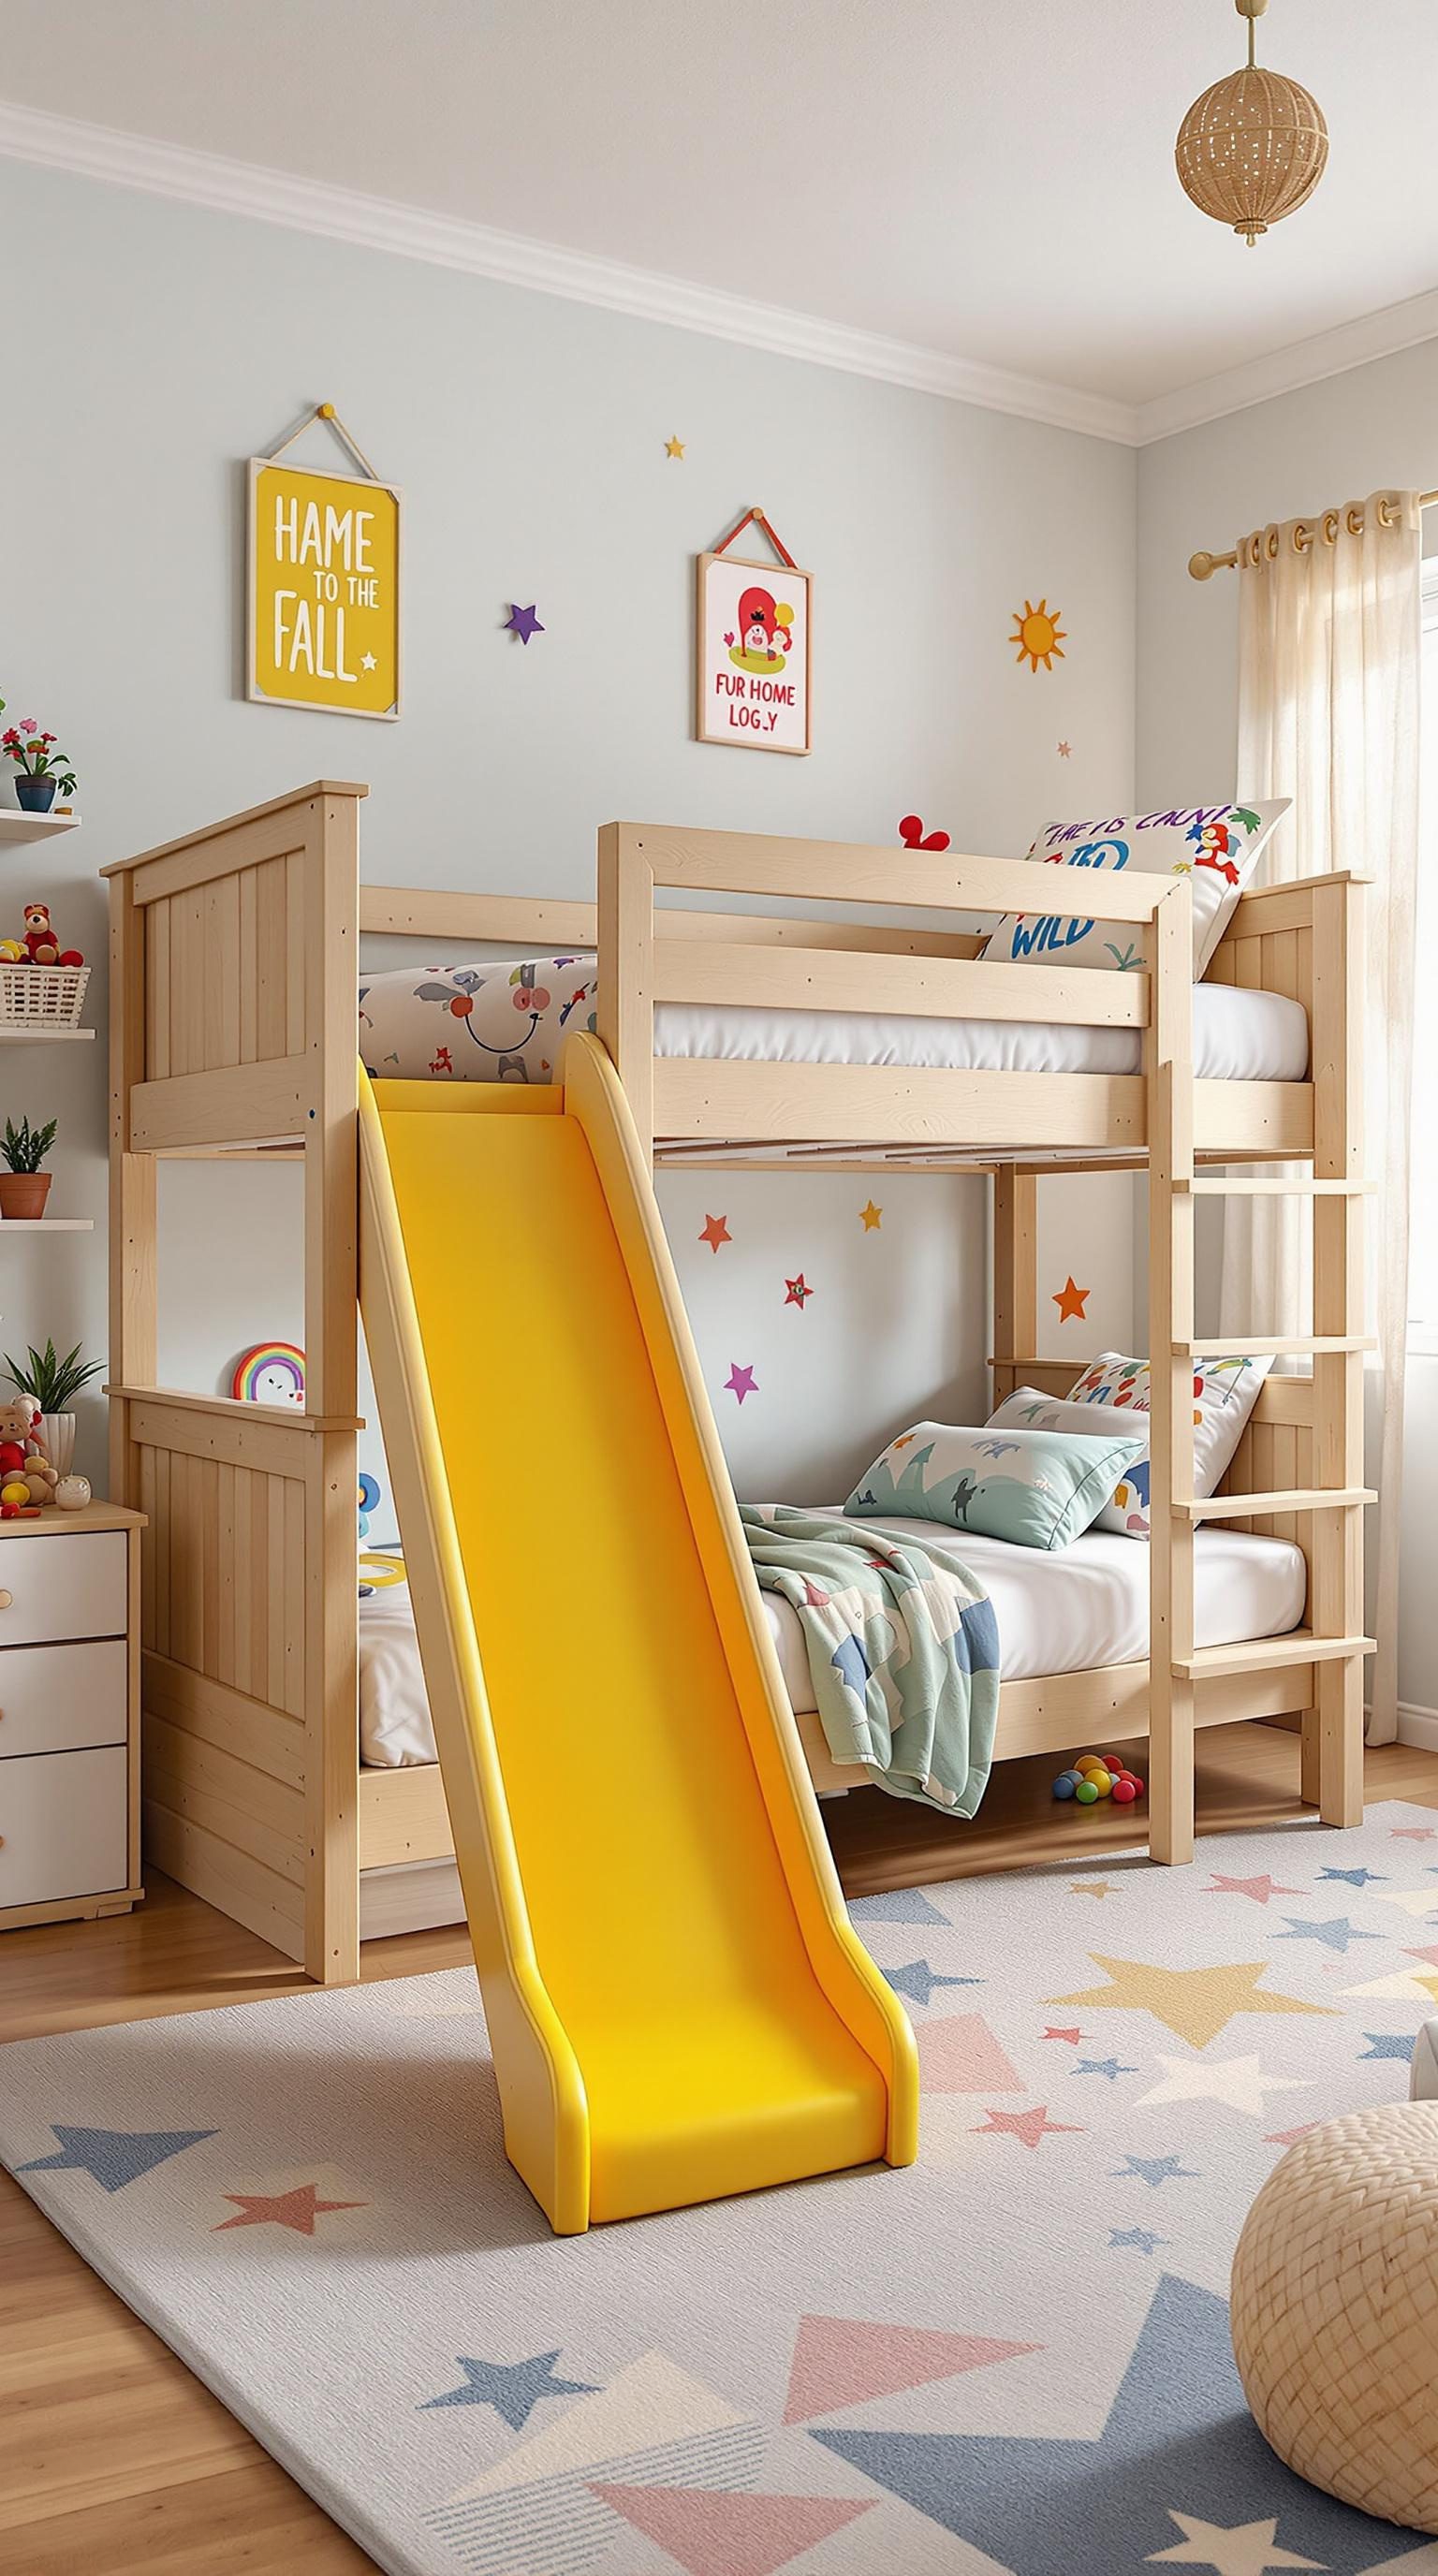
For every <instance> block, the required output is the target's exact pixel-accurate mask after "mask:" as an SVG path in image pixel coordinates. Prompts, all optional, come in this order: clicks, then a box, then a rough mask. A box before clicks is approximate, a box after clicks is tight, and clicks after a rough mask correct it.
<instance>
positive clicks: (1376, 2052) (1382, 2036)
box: [1358, 2030, 1417, 2066]
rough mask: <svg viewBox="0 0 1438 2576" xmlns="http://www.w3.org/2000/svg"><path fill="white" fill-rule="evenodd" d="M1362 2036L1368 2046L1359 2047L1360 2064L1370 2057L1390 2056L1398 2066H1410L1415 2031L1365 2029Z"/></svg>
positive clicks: (1363, 2063) (1364, 2063)
mask: <svg viewBox="0 0 1438 2576" xmlns="http://www.w3.org/2000/svg"><path fill="white" fill-rule="evenodd" d="M1363 2036H1364V2038H1365V2039H1366V2040H1367V2042H1368V2046H1367V2047H1366V2048H1361V2049H1360V2050H1359V2052H1358V2062H1359V2064H1360V2065H1366V2064H1367V2063H1368V2061H1369V2059H1370V2058H1381V2057H1392V2058H1395V2059H1396V2060H1397V2062H1398V2064H1399V2065H1400V2066H1411V2064H1412V2062H1413V2042H1414V2039H1415V2037H1416V2036H1417V2034H1416V2033H1415V2032H1413V2031H1401V2030H1365V2032H1364V2034H1363Z"/></svg>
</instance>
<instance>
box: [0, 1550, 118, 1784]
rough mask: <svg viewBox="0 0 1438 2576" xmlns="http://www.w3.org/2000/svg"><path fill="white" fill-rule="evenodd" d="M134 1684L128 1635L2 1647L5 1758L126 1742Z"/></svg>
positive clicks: (0, 1734) (0, 1719)
mask: <svg viewBox="0 0 1438 2576" xmlns="http://www.w3.org/2000/svg"><path fill="white" fill-rule="evenodd" d="M11 1553H12V1555H13V1554H14V1553H15V1551H14V1550H13V1549H12V1551H11ZM128 1682H129V1655H128V1652H127V1650H126V1646H125V1640H124V1638H123V1637H106V1638H104V1639H103V1640H102V1641H100V1642H99V1643H97V1644H94V1645H83V1646H3V1647H0V1762H5V1761H13V1760H15V1759H16V1758H17V1757H18V1756H22V1755H24V1754H27V1753H74V1752H78V1751H79V1750H80V1748H81V1747H82V1746H84V1745H91V1744H123V1743H124V1741H125V1714H126V1695H127V1688H128ZM0 1831H3V1828H0Z"/></svg>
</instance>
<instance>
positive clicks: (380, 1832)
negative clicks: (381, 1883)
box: [359, 1762, 454, 1869]
mask: <svg viewBox="0 0 1438 2576" xmlns="http://www.w3.org/2000/svg"><path fill="white" fill-rule="evenodd" d="M453 1855H454V1836H453V1834H452V1833H451V1832H450V1826H449V1809H448V1807H447V1806H446V1805H445V1798H444V1782H443V1780H442V1778H441V1777H440V1770H439V1765H438V1763H437V1762H412V1763H407V1764H405V1766H404V1767H403V1769H401V1770H398V1771H361V1773H360V1778H359V1859H360V1867H361V1869H384V1868H390V1867H392V1866H393V1865H394V1864H395V1863H396V1862H400V1861H418V1860H445V1859H452V1858H453Z"/></svg>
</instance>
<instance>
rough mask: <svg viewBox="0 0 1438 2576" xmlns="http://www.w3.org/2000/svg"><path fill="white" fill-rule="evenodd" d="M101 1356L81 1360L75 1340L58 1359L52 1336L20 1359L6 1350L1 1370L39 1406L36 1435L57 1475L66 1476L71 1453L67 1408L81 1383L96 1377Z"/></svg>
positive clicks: (72, 1424)
mask: <svg viewBox="0 0 1438 2576" xmlns="http://www.w3.org/2000/svg"><path fill="white" fill-rule="evenodd" d="M104 1365H105V1363H104V1361H103V1360H82V1359H81V1357H80V1345H79V1343H78V1342H77V1343H76V1344H75V1347H74V1349H73V1351H67V1352H66V1354H65V1357H64V1358H63V1359H62V1358H61V1357H60V1355H59V1353H58V1352H57V1350H56V1348H55V1344H54V1341H53V1339H51V1340H47V1341H46V1344H45V1347H44V1349H43V1351H37V1350H33V1349H32V1350H31V1351H30V1352H29V1353H28V1355H27V1357H26V1358H25V1360H24V1361H23V1363H22V1362H21V1361H18V1360H12V1359H11V1358H10V1357H9V1355H8V1353H7V1354H6V1359H5V1373H6V1375H7V1377H8V1378H9V1380H10V1383H11V1385H12V1386H13V1387H14V1388H15V1390H16V1393H17V1394H19V1395H28V1396H30V1397H31V1398H32V1399H33V1401H34V1402H35V1403H36V1404H38V1405H39V1407H40V1425H39V1430H40V1438H41V1441H42V1442H43V1444H44V1449H45V1455H46V1457H47V1458H48V1459H49V1461H50V1464H51V1466H52V1467H53V1468H54V1470H55V1473H56V1475H57V1476H68V1475H69V1473H70V1462H71V1460H72V1459H73V1457H74V1455H75V1416H74V1413H73V1412H72V1411H71V1409H70V1408H71V1407H72V1405H73V1404H74V1401H75V1398H76V1396H77V1395H78V1394H79V1392H80V1389H81V1387H82V1386H85V1385H88V1383H89V1381H90V1379H91V1378H92V1377H98V1376H99V1373H100V1371H101V1369H102V1368H103V1367H104Z"/></svg>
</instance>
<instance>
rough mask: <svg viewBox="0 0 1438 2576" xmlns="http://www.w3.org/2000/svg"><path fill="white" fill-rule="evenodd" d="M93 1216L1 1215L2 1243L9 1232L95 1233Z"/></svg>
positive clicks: (0, 1230) (0, 1239) (0, 1233)
mask: <svg viewBox="0 0 1438 2576" xmlns="http://www.w3.org/2000/svg"><path fill="white" fill-rule="evenodd" d="M94 1231H95V1220H94V1218H93V1217H92V1216H4V1217H0V1243H3V1242H4V1240H5V1237H6V1235H7V1234H93V1233H94Z"/></svg>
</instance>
